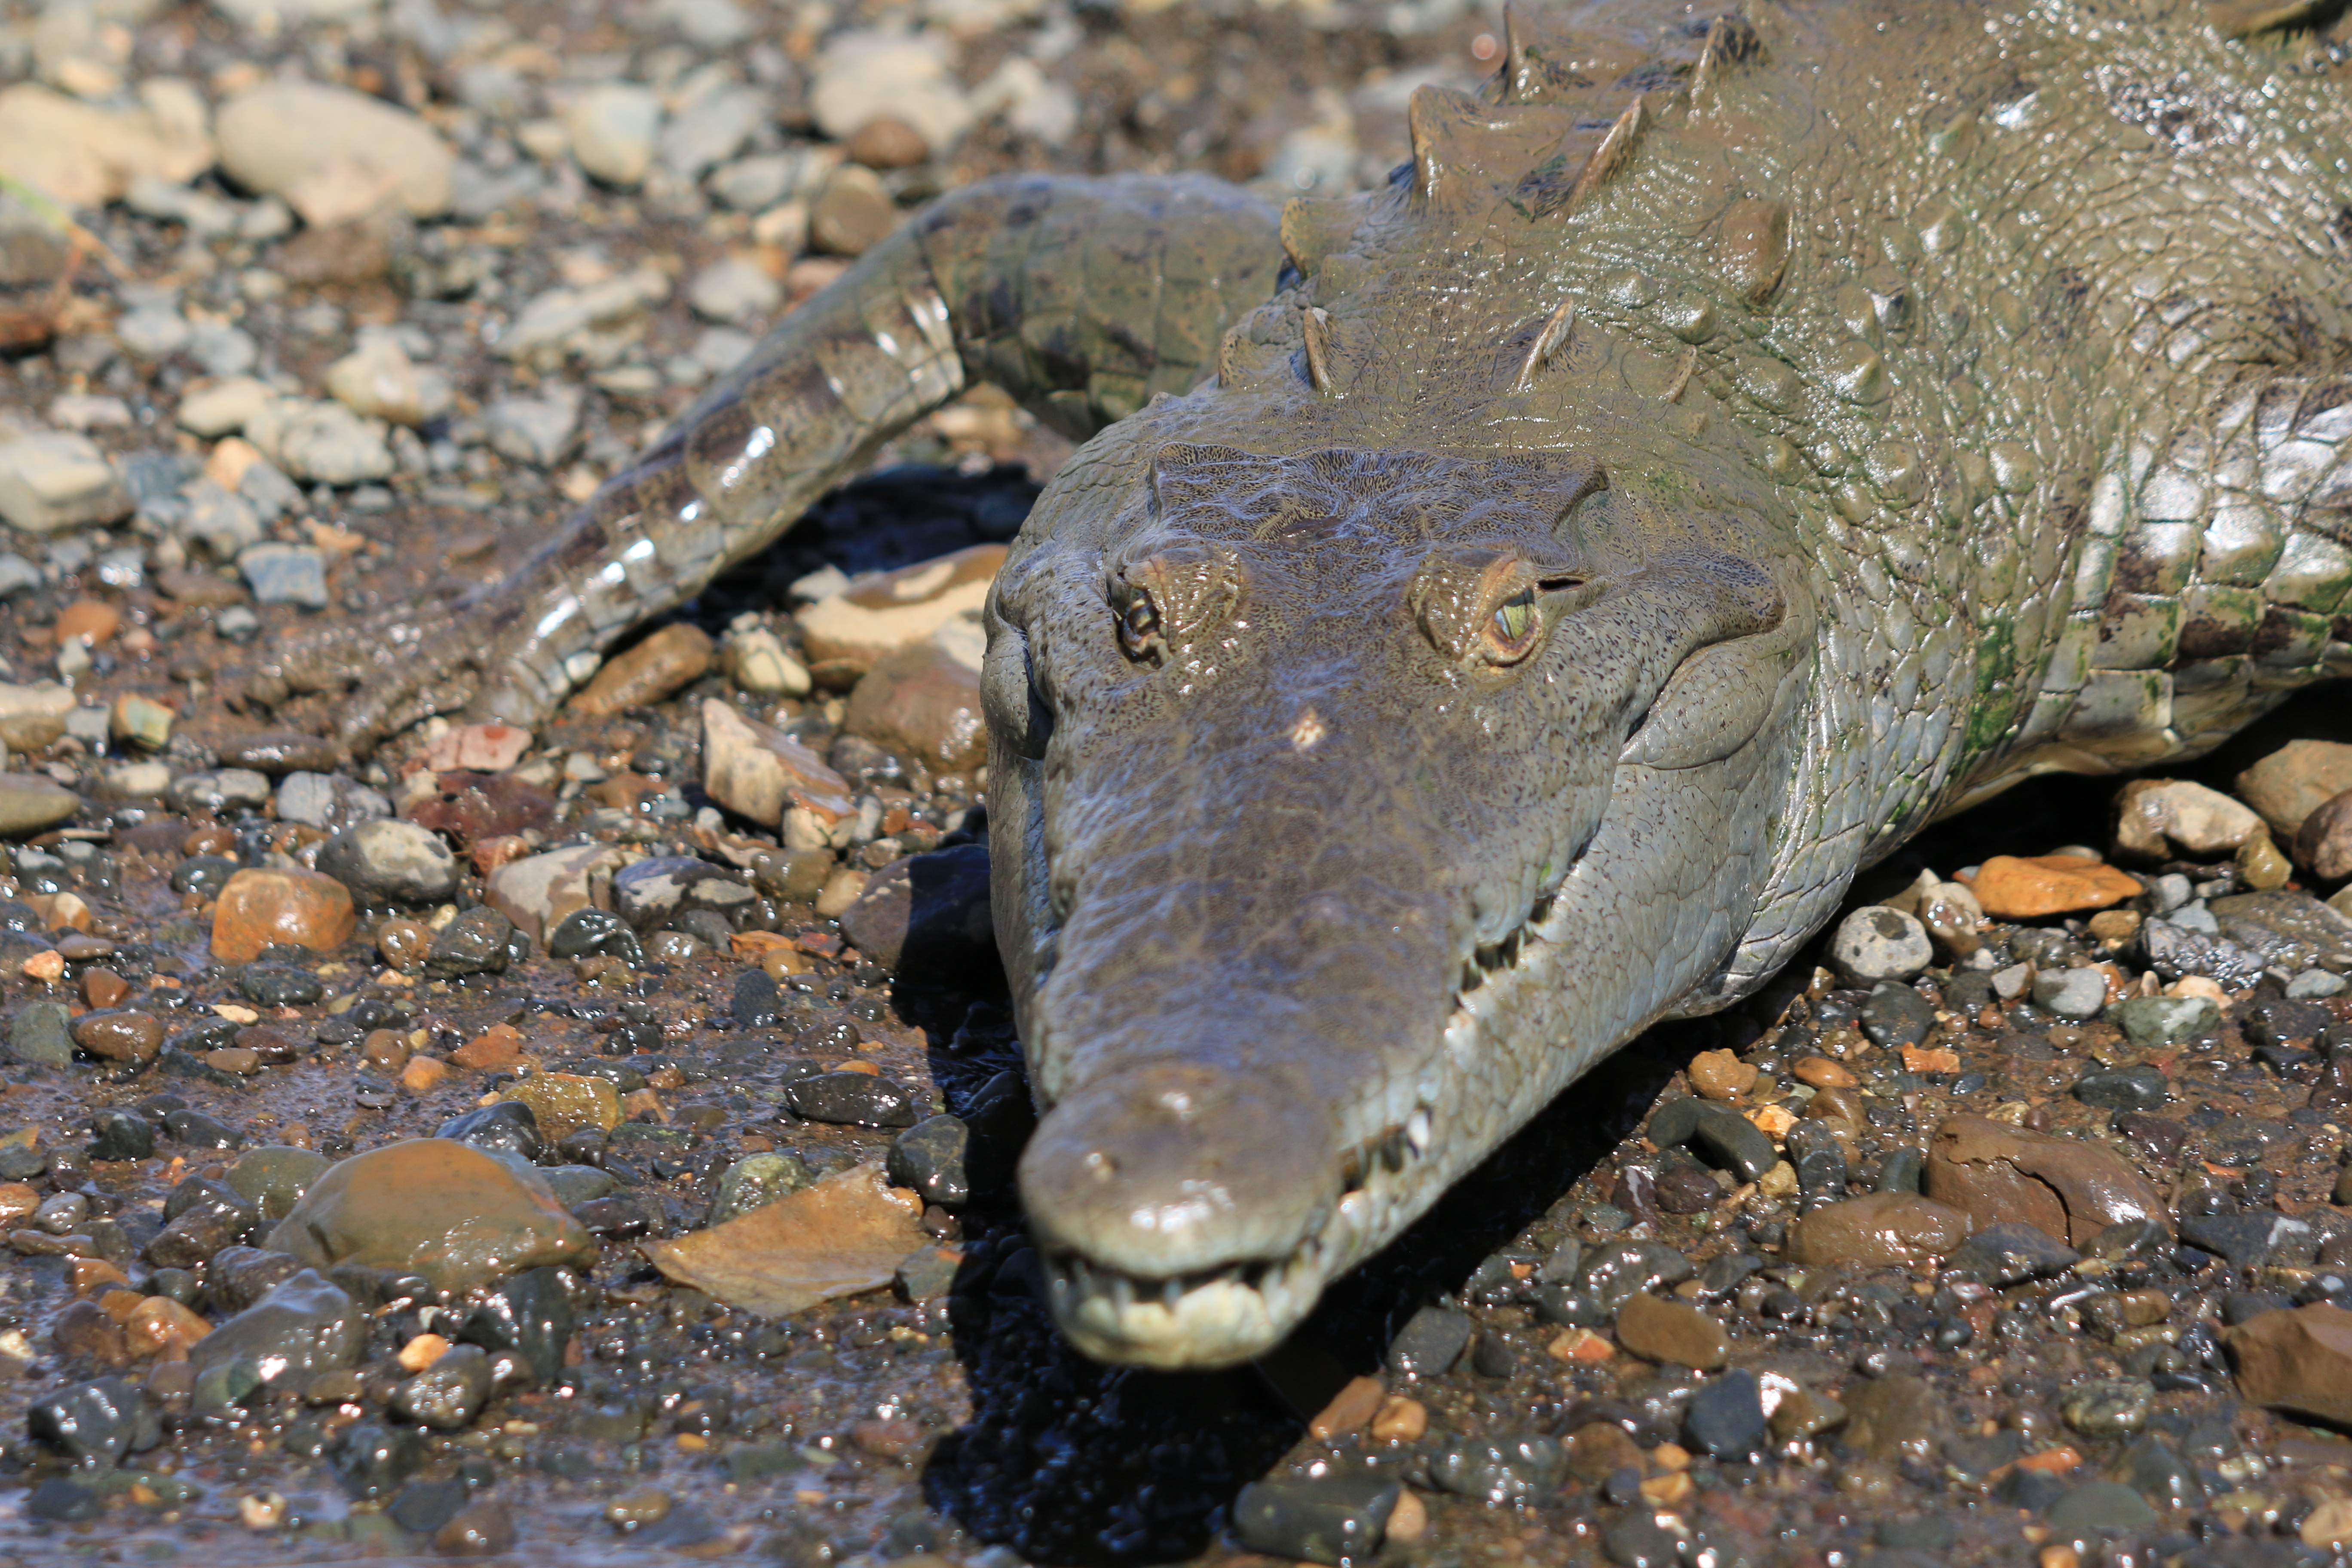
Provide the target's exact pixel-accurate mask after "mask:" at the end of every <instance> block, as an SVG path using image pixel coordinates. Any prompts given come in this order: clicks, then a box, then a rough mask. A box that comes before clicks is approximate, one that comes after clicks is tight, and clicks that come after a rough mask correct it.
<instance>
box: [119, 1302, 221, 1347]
mask: <svg viewBox="0 0 2352 1568" xmlns="http://www.w3.org/2000/svg"><path fill="white" fill-rule="evenodd" d="M212 1331H213V1326H212V1324H210V1323H208V1322H206V1321H205V1319H204V1318H203V1317H202V1316H201V1315H200V1314H198V1313H197V1312H195V1311H194V1310H192V1309H190V1308H187V1307H184V1306H182V1305H181V1304H180V1303H179V1302H177V1301H174V1300H172V1298H170V1297H169V1296H150V1297H148V1298H147V1299H146V1300H143V1301H142V1302H140V1303H139V1305H138V1306H137V1307H135V1308H133V1309H131V1315H130V1316H129V1317H128V1318H126V1319H124V1320H123V1322H122V1339H123V1342H124V1344H125V1345H126V1346H128V1347H129V1349H130V1351H131V1354H132V1355H135V1356H150V1355H152V1356H161V1357H163V1359H164V1360H165V1361H179V1360H182V1359H184V1358H185V1357H186V1355H187V1353H188V1347H189V1346H190V1345H193V1344H194V1343H195V1342H197V1341H198V1340H200V1339H203V1338H204V1337H205V1335H206V1334H208V1333H211V1332H212Z"/></svg>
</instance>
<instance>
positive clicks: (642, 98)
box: [563, 81, 662, 190]
mask: <svg viewBox="0 0 2352 1568" xmlns="http://www.w3.org/2000/svg"><path fill="white" fill-rule="evenodd" d="M661 121H662V108H661V100H660V98H659V97H657V96H656V94H655V93H654V91H653V89H650V88H645V87H639V86H637V85H636V84H635V83H634V82H622V81H608V82H600V83H598V84H597V85H596V86H594V87H592V88H590V89H587V90H586V91H585V92H583V93H582V94H581V95H580V96H579V97H578V98H576V99H574V100H572V107H571V108H570V109H568V110H565V111H564V115H563V129H564V132H565V133H566V134H567V135H569V136H570V138H571V140H572V157H573V158H574V159H576V160H577V161H578V162H579V164H580V167H581V168H582V169H583V170H585V171H586V172H587V174H589V176H590V177H591V178H593V179H596V180H601V181H602V182H604V184H608V185H614V186H618V187H620V188H622V189H624V190H628V189H634V188H635V186H637V185H639V184H643V183H644V181H645V177H646V170H648V169H650V168H652V167H653V162H654V149H655V145H656V139H657V137H658V136H659V134H660V132H661Z"/></svg>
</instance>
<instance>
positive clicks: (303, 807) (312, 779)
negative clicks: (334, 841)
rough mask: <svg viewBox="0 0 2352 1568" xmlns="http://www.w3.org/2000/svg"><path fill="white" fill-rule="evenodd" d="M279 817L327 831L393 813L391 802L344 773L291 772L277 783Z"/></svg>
mask: <svg viewBox="0 0 2352 1568" xmlns="http://www.w3.org/2000/svg"><path fill="white" fill-rule="evenodd" d="M277 805H278V821H280V822H299V823H301V824H302V825H303V826H307V827H316V828H320V829H322V830H324V831H326V832H328V833H334V832H338V831H340V830H341V829H343V828H346V827H350V826H354V825H355V824H358V823H362V822H381V821H383V819H385V818H387V817H389V816H391V815H392V802H390V801H388V800H386V799H385V798H384V797H383V795H381V794H379V793H378V792H377V791H375V790H372V789H370V788H369V787H368V786H367V785H365V784H362V783H360V782H359V781H358V780H357V779H354V778H352V777H350V776H349V775H347V774H344V773H288V774H287V775H286V776H285V777H284V778H283V779H281V780H279V781H278V796H277Z"/></svg>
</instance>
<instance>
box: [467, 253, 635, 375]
mask: <svg viewBox="0 0 2352 1568" xmlns="http://www.w3.org/2000/svg"><path fill="white" fill-rule="evenodd" d="M668 298H669V279H668V277H667V275H665V274H664V273H663V272H662V271H661V270H660V269H659V268H653V267H640V268H636V269H635V271H632V272H626V273H624V274H622V275H621V276H620V277H618V278H613V279H606V280H605V281H604V282H602V283H596V284H592V285H590V286H589V287H587V288H585V289H549V290H548V291H547V292H545V293H544V294H541V295H538V296H537V297H535V298H534V299H532V300H531V301H530V303H529V304H527V305H525V306H524V307H523V308H522V313H521V314H520V315H519V316H517V317H516V318H515V320H514V321H513V323H512V324H511V325H509V327H508V328H507V329H506V331H504V332H502V333H501V334H499V340H498V352H499V353H501V354H503V355H505V356H506V357H507V358H509V359H526V358H529V357H530V356H531V355H533V354H536V353H541V352H543V351H550V350H561V349H563V348H565V347H567V346H568V345H569V344H571V343H572V342H573V341H574V339H575V334H579V333H584V332H587V331H591V330H593V329H594V328H598V327H608V326H612V325H614V324H615V323H618V322H621V321H626V320H628V319H629V318H630V317H632V316H635V315H636V314H637V313H638V312H640V311H642V310H645V308H646V306H648V305H657V304H659V303H660V302H661V301H662V300H667V299H668Z"/></svg>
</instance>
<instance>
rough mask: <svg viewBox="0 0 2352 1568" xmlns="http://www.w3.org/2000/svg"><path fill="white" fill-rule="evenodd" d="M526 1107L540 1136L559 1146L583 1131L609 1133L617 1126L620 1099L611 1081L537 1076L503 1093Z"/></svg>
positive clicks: (573, 1075)
mask: <svg viewBox="0 0 2352 1568" xmlns="http://www.w3.org/2000/svg"><path fill="white" fill-rule="evenodd" d="M506 1097H507V1098H508V1099H509V1100H519V1101H520V1102H521V1103H522V1104H525V1105H528V1106H530V1110H531V1115H532V1118H533V1119H534V1120H535V1121H537V1122H538V1124H539V1132H540V1136H541V1138H543V1139H545V1140H546V1141H547V1142H550V1143H555V1144H561V1143H562V1142H563V1141H564V1140H565V1139H566V1138H569V1137H570V1136H571V1135H572V1133H574V1132H576V1131H580V1130H581V1129H583V1128H594V1129H596V1130H597V1131H603V1132H609V1131H612V1130H613V1129H614V1128H615V1127H618V1126H619V1125H620V1124H621V1096H620V1092H619V1091H618V1090H617V1089H614V1087H613V1085H612V1082H611V1080H609V1079H602V1078H591V1077H588V1076H586V1075H583V1074H576V1073H561V1072H538V1073H533V1074H531V1075H530V1077H529V1078H527V1079H523V1080H522V1081H521V1082H520V1083H518V1084H515V1085H514V1086H512V1087H511V1088H509V1089H507V1090H506Z"/></svg>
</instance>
